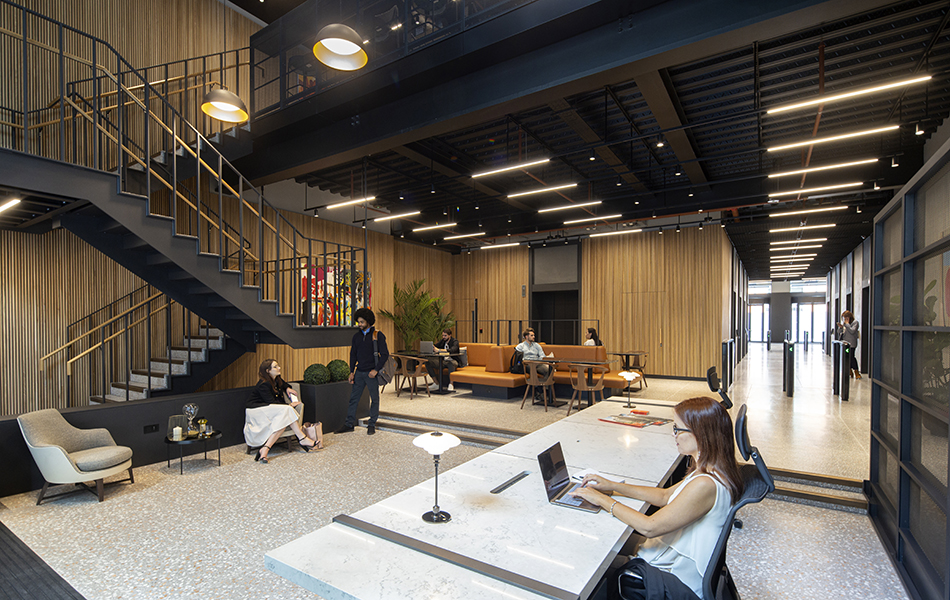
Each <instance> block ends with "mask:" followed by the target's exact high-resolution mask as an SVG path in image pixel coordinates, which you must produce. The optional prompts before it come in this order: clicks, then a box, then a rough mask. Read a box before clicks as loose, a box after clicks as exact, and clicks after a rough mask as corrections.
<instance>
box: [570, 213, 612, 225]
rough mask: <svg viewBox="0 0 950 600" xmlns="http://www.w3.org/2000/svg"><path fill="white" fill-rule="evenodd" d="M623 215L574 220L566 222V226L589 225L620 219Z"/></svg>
mask: <svg viewBox="0 0 950 600" xmlns="http://www.w3.org/2000/svg"><path fill="white" fill-rule="evenodd" d="M622 216H623V215H604V216H602V217H587V218H586V219H574V220H573V221H564V224H565V225H576V224H577V223H589V222H591V221H606V220H607V219H619V218H620V217H622Z"/></svg>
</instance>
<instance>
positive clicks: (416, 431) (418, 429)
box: [376, 419, 511, 448]
mask: <svg viewBox="0 0 950 600" xmlns="http://www.w3.org/2000/svg"><path fill="white" fill-rule="evenodd" d="M376 427H377V429H383V430H390V431H399V432H403V433H408V434H412V435H421V434H423V433H427V432H429V431H432V427H427V426H425V425H424V424H414V423H407V422H405V421H389V420H383V419H380V420H378V421H377V422H376ZM452 433H453V434H455V435H456V436H458V438H459V439H460V440H462V442H463V443H469V444H478V445H483V446H490V447H492V448H498V447H499V446H504V445H505V444H507V443H508V442H510V441H511V440H509V439H503V438H494V437H488V436H484V435H478V434H474V433H468V432H464V431H460V430H456V431H453V432H452Z"/></svg>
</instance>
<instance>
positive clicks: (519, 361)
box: [508, 350, 524, 375]
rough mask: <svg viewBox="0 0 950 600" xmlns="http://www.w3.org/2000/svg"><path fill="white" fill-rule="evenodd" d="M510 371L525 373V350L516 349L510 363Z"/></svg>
mask: <svg viewBox="0 0 950 600" xmlns="http://www.w3.org/2000/svg"><path fill="white" fill-rule="evenodd" d="M508 372H510V373H515V374H520V375H524V352H522V351H521V350H515V351H514V353H513V354H512V355H511V362H510V363H509V364H508Z"/></svg>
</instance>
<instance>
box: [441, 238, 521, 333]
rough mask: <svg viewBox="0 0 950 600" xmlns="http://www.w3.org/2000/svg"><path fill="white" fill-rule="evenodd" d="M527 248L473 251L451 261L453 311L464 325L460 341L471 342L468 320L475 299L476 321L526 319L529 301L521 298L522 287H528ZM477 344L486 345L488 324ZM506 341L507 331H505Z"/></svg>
mask: <svg viewBox="0 0 950 600" xmlns="http://www.w3.org/2000/svg"><path fill="white" fill-rule="evenodd" d="M528 271H529V267H528V248H527V246H518V247H514V248H499V249H497V250H475V251H474V252H472V253H471V254H469V253H467V252H463V253H462V254H459V255H456V256H454V257H453V269H452V272H453V277H454V282H453V289H454V292H453V303H452V306H453V310H454V311H455V314H456V315H457V316H458V318H459V320H460V321H461V322H463V323H461V324H460V328H459V332H460V333H459V336H460V337H459V339H461V340H462V341H472V336H471V333H470V330H471V326H470V325H468V324H467V322H468V321H470V320H471V314H472V311H473V310H474V309H475V299H476V298H477V299H478V319H479V321H485V320H491V319H524V320H527V319H528V298H527V297H524V298H523V297H522V296H521V286H522V285H528ZM481 326H482V327H483V328H484V329H485V331H484V333H483V334H482V336H480V337H479V338H478V339H479V341H480V342H482V341H484V342H487V341H489V337H488V334H489V332H488V324H487V323H481ZM505 338H506V341H507V330H506V331H505Z"/></svg>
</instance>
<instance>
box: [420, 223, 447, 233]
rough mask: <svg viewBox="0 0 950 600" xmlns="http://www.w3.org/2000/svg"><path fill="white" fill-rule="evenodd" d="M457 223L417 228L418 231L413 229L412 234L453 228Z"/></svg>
mask: <svg viewBox="0 0 950 600" xmlns="http://www.w3.org/2000/svg"><path fill="white" fill-rule="evenodd" d="M456 225H458V223H445V224H444V225H429V226H428V227H419V228H418V229H413V230H412V232H413V233H418V232H420V231H429V230H430V229H448V228H449V227H455V226H456Z"/></svg>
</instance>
